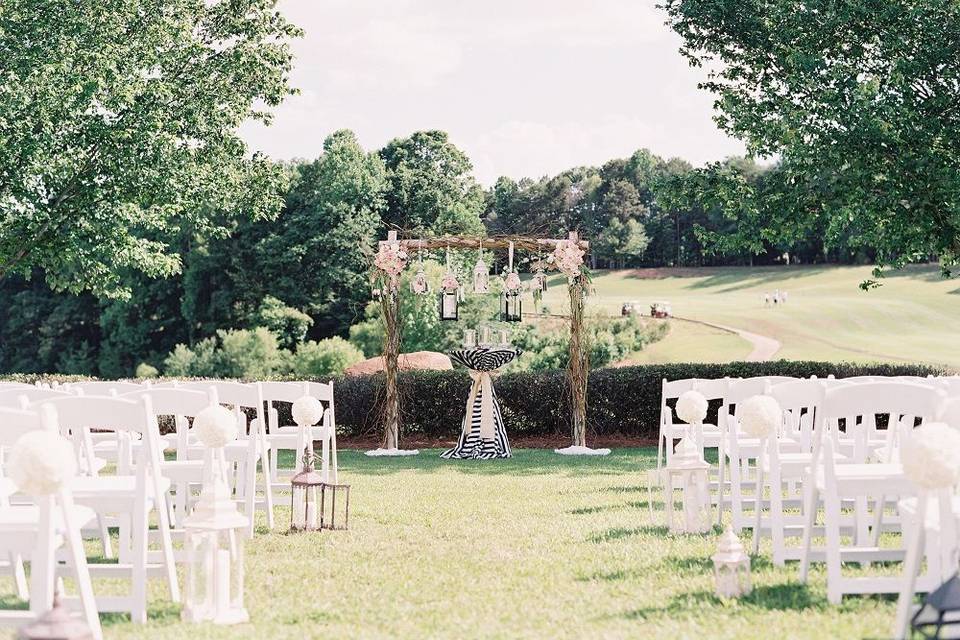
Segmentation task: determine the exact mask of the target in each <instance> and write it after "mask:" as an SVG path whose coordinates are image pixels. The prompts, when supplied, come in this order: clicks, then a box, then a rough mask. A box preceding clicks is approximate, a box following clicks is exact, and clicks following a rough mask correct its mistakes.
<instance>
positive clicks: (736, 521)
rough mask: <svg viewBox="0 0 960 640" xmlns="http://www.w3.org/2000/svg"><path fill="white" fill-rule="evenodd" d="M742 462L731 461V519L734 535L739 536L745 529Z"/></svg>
mask: <svg viewBox="0 0 960 640" xmlns="http://www.w3.org/2000/svg"><path fill="white" fill-rule="evenodd" d="M740 471H741V469H740V460H736V459H731V460H730V519H731V520H732V522H733V525H732V526H733V531H734V533H737V534H739V533H740V531H741V529H742V527H743V487H742V486H741V484H740V483H741V477H740Z"/></svg>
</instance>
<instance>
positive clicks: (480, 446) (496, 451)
mask: <svg viewBox="0 0 960 640" xmlns="http://www.w3.org/2000/svg"><path fill="white" fill-rule="evenodd" d="M521 353H523V352H522V351H521V350H520V349H516V348H514V347H472V348H470V349H457V350H455V351H452V352H451V353H450V358H451V359H453V360H454V361H456V362H459V363H460V364H462V365H463V366H465V367H467V368H468V369H470V370H472V371H475V372H478V373H481V374H482V373H489V372H490V371H493V370H495V369H498V368H500V367H502V366H503V365H505V364H507V363H509V362H511V361H512V360H513V359H514V358H517V357H518V356H520V354H521ZM479 384H480V380H479V378H476V379H475V381H474V386H478V387H479ZM471 391H472V389H471ZM468 399H469V398H468ZM483 401H484V396H483V393H482V391H478V392H477V393H476V396H475V397H474V400H473V406H472V407H471V408H470V413H469V415H465V416H464V418H463V423H462V424H461V429H460V439H459V441H458V442H457V446H455V447H453V448H452V449H448V450H447V451H444V452H443V453H442V454H440V457H441V458H447V459H451V458H453V459H460V460H462V459H473V460H491V459H493V458H509V457H511V455H512V454H511V453H510V441H509V439H508V438H507V430H506V428H505V427H504V424H503V415H502V414H501V412H500V401H499V400H498V399H497V391H496V389H495V388H494V386H493V384H492V382H491V384H490V401H491V402H492V405H493V412H492V414H493V415H492V417H493V427H494V428H493V438H492V439H484V438H481V436H480V426H481V425H480V422H481V420H480V416H481V413H482V408H483Z"/></svg>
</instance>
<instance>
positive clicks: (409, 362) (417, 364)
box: [344, 351, 453, 376]
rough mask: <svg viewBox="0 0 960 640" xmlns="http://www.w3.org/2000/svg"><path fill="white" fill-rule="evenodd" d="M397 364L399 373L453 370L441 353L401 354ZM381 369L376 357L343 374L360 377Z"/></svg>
mask: <svg viewBox="0 0 960 640" xmlns="http://www.w3.org/2000/svg"><path fill="white" fill-rule="evenodd" d="M398 364H399V366H400V370H401V371H410V370H423V369H429V370H433V371H446V370H449V369H453V363H452V362H450V357H449V356H447V355H445V354H443V353H437V352H436V351H415V352H413V353H401V354H400V359H399V360H398ZM383 369H384V359H383V356H377V357H376V358H370V359H368V360H364V361H363V362H358V363H357V364H355V365H353V366H351V367H347V369H346V370H345V371H344V373H345V374H347V375H348V376H362V375H366V374H368V373H377V372H379V371H383Z"/></svg>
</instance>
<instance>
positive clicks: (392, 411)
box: [371, 231, 606, 454]
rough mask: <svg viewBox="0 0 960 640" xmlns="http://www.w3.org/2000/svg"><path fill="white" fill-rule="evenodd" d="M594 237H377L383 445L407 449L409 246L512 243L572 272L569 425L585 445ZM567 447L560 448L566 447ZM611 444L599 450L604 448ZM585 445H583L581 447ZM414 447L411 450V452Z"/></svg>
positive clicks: (574, 440) (373, 271)
mask: <svg viewBox="0 0 960 640" xmlns="http://www.w3.org/2000/svg"><path fill="white" fill-rule="evenodd" d="M589 246H590V245H589V243H588V242H586V241H584V240H581V239H580V238H579V235H578V234H577V233H576V232H573V231H572V232H570V233H569V236H568V237H567V238H563V239H553V238H536V237H530V236H492V237H485V238H482V237H464V236H445V237H439V238H416V239H409V238H408V239H401V238H399V237H398V232H397V231H389V232H388V235H387V239H386V240H381V241H380V242H379V243H378V250H377V253H376V254H375V255H374V257H373V265H372V266H373V268H372V269H371V281H372V286H373V294H374V297H375V298H377V299H378V300H379V302H380V309H381V318H382V321H383V324H384V343H383V357H384V371H385V381H384V382H385V397H384V403H383V406H382V408H381V412H382V419H383V439H382V443H383V444H382V447H383V451H384V452H386V451H393V452H397V453H400V454H402V453H404V452H403V451H402V450H399V441H400V394H399V390H398V381H397V373H398V369H399V358H400V348H401V342H402V336H401V328H400V324H399V318H400V305H401V290H400V274H401V273H403V271H404V269H406V268H407V266H408V264H409V262H410V260H409V259H410V255H409V252H410V251H411V250H413V249H415V250H416V251H417V252H418V254H419V253H421V252H423V251H431V250H433V251H436V250H446V251H447V252H449V251H450V250H451V249H461V250H476V249H477V248H478V247H484V248H486V249H509V250H510V251H524V252H527V253H531V254H537V255H540V254H542V253H544V252H547V253H548V255H547V258H546V259H545V260H543V261H539V264H541V265H545V266H547V267H549V268H551V269H556V270H557V271H559V272H560V273H562V274H564V275H566V276H567V289H568V294H569V298H570V347H569V354H570V359H569V364H568V366H567V376H566V378H567V385H568V397H569V400H570V426H571V437H572V443H573V446H572V447H571V449H582V450H586V449H587V448H586V431H587V380H588V376H589V368H590V358H589V347H588V344H587V340H586V334H585V330H584V329H585V326H584V304H585V300H584V299H585V297H586V295H587V293H588V292H589V290H590V287H591V280H590V272H589V270H588V269H587V267H586V265H585V262H584V255H585V254H586V252H587V250H588V249H589ZM564 451H567V450H560V452H564ZM604 451H606V450H598V452H604ZM579 452H580V451H578V453H579ZM411 453H412V452H411Z"/></svg>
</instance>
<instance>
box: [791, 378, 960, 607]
mask: <svg viewBox="0 0 960 640" xmlns="http://www.w3.org/2000/svg"><path fill="white" fill-rule="evenodd" d="M942 399H943V392H942V391H940V390H938V389H933V388H932V387H930V386H927V385H918V384H913V383H908V382H869V383H861V384H853V385H850V386H847V387H840V388H837V389H829V390H828V391H827V393H826V394H825V396H824V400H823V410H822V412H821V413H820V415H819V416H818V418H817V422H818V423H820V424H818V426H817V427H816V430H817V432H818V433H820V434H821V437H820V442H814V455H813V464H812V466H811V473H810V475H809V476H808V478H807V479H806V482H807V483H809V487H810V491H809V493H808V495H807V498H806V500H805V502H806V504H805V505H804V516H805V525H804V534H803V552H802V558H801V563H800V580H801V581H802V582H805V581H806V579H807V575H808V571H809V566H810V562H811V560H812V551H813V550H812V537H813V530H814V527H815V525H816V517H817V511H818V506H819V504H820V500H821V499H822V500H823V503H824V535H825V538H826V556H825V557H826V564H827V599H828V600H829V601H830V602H831V603H834V604H838V603H839V602H840V601H841V599H842V598H843V595H844V594H848V593H896V592H897V591H898V590H899V586H900V585H899V581H898V579H896V578H890V577H888V576H869V577H847V576H844V575H843V574H842V565H843V562H844V560H848V561H853V562H859V563H861V564H864V563H869V562H871V561H897V560H902V559H903V550H902V549H886V548H881V547H879V546H878V544H877V540H878V537H879V532H880V525H881V524H882V523H881V521H880V518H879V516H881V515H882V511H883V505H884V503H885V501H886V500H887V499H889V498H892V497H908V496H910V495H912V494H913V492H914V488H913V487H912V485H911V484H910V482H909V481H908V480H907V478H906V476H905V475H904V473H903V467H902V466H901V465H900V463H899V462H886V463H870V462H868V459H869V457H870V456H869V451H870V449H869V443H868V435H869V434H868V431H869V430H870V428H871V425H872V424H874V422H875V421H874V419H873V418H874V417H875V416H876V415H877V414H887V415H888V416H889V418H888V420H889V426H888V429H894V430H896V431H897V432H898V434H899V436H898V437H897V438H896V439H895V442H896V443H897V444H900V443H902V442H904V441H905V439H906V438H909V437H910V432H911V431H912V430H913V428H914V425H915V422H916V421H918V420H920V421H924V420H930V419H932V418H933V417H934V416H935V415H936V414H937V411H938V410H939V408H940V404H941V401H942ZM868 418H869V419H868ZM840 419H843V420H844V423H845V428H846V431H847V439H848V440H849V441H850V442H851V443H852V455H850V456H849V457H850V458H851V460H850V461H849V462H846V463H844V464H837V462H836V459H835V456H834V453H835V451H836V439H837V434H838V433H839V425H838V422H839V420H840ZM828 428H829V431H830V432H831V433H828V432H826V430H827V429H828ZM870 500H875V503H876V505H877V509H876V510H877V513H876V514H875V515H876V516H877V520H876V521H875V523H874V526H873V530H872V532H871V530H870V527H869V522H868V518H867V516H868V514H867V504H868V502H869V501H870ZM844 501H852V503H853V506H854V512H855V513H854V520H855V523H856V531H855V536H854V544H853V545H852V546H843V545H842V544H841V531H840V526H841V516H842V511H841V509H842V506H843V502H844ZM871 534H872V535H871Z"/></svg>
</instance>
